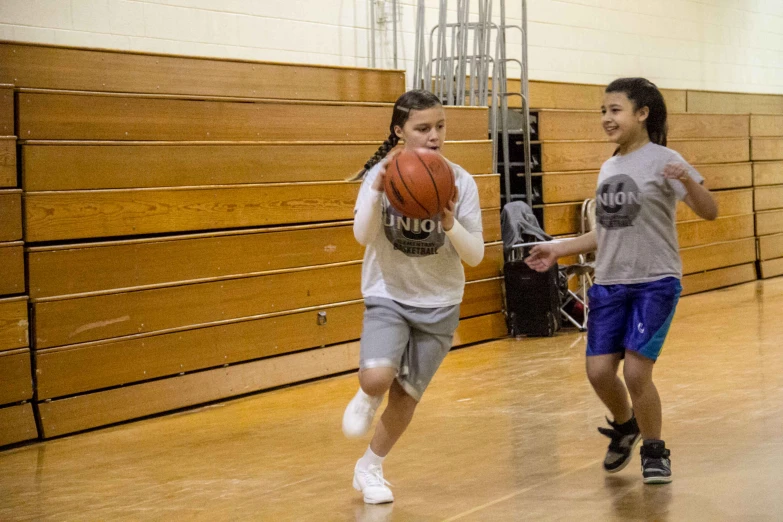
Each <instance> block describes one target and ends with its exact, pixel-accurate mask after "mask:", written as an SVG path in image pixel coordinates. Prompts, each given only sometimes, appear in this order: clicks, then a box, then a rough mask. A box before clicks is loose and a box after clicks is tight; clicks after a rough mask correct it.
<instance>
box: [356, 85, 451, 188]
mask: <svg viewBox="0 0 783 522" xmlns="http://www.w3.org/2000/svg"><path fill="white" fill-rule="evenodd" d="M440 105H441V102H440V100H439V99H438V97H437V96H435V95H434V94H432V93H431V92H429V91H425V90H421V89H414V90H411V91H408V92H406V93H405V94H403V95H402V96H400V97H399V98H397V101H396V102H395V103H394V110H393V111H392V119H391V124H389V137H388V138H386V139H385V140H384V142H383V143H382V144H381V146H380V147H378V150H377V151H375V154H373V155H372V156H371V157H370V159H369V160H367V163H365V164H364V167H363V168H362V170H360V171H359V172H357V173H356V174H355V175H354V176H352V177H351V180H359V179H363V178H364V176H365V174H367V172H368V171H369V170H370V169H371V168H373V167H374V166H375V165H377V164H378V163H380V162H381V161H382V160H383V158H385V157H386V155H387V154H389V152H391V150H392V149H394V148H395V147H396V146H397V145H398V144H399V142H400V138H399V137H398V136H397V133H396V132H394V128H395V127H400V128H402V127H404V126H405V122H407V121H408V118H409V117H410V113H411V111H421V110H424V109H431V108H432V107H439V106H440Z"/></svg>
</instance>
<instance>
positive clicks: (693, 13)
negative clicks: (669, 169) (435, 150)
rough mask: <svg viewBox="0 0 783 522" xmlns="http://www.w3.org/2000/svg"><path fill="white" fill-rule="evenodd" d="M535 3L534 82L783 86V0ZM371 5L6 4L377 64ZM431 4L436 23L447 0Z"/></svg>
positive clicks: (9, 23) (205, 1)
mask: <svg viewBox="0 0 783 522" xmlns="http://www.w3.org/2000/svg"><path fill="white" fill-rule="evenodd" d="M384 3H385V4H386V6H385V10H386V11H387V12H388V14H389V15H390V14H391V0H387V1H386V2H383V1H382V0H381V1H379V2H378V4H381V5H379V8H378V15H381V14H382V12H383V9H384V6H383V4H384ZM456 3H457V2H456V0H451V1H450V2H449V5H450V6H452V8H455V7H456ZM494 3H495V5H496V6H497V4H498V0H495V1H494ZM415 4H416V1H415V0H399V10H400V22H399V25H400V29H401V31H402V35H401V37H400V43H399V47H398V49H399V66H400V68H406V69H408V71H409V73H408V76H409V80H410V78H411V77H412V73H411V72H410V71H412V67H413V63H412V60H413V52H414V19H415V10H416V9H415ZM475 4H476V2H475V1H474V2H472V5H473V7H474V11H475V10H476V9H475ZM528 4H529V7H528V9H529V12H528V18H529V37H528V44H529V60H530V77H531V78H532V79H538V80H555V81H566V82H585V83H606V82H609V81H611V80H612V79H614V78H616V77H618V76H636V75H639V76H646V77H648V78H650V79H651V80H653V81H654V82H656V83H657V84H658V85H660V86H661V87H668V88H691V89H708V90H721V91H742V92H767V93H783V1H781V0H559V1H558V0H529V1H528ZM368 6H369V0H0V39H5V40H16V41H26V42H41V43H53V44H61V45H76V46H86V47H102V48H112V49H128V50H140V51H154V52H164V53H174V54H189V55H199V56H216V57H233V58H247V59H255V60H267V61H282V62H303V63H320V64H332V65H350V66H353V65H356V66H369V65H370V63H371V62H370V56H371V52H370V41H371V38H370V31H369V29H368V28H369V27H370V16H369V7H368ZM427 6H428V9H427V26H428V29H429V28H432V26H433V25H434V24H435V23H436V22H437V6H438V1H437V0H427ZM520 6H521V0H508V2H507V9H508V16H509V20H508V22H509V23H519V18H520V12H521V7H520ZM454 18H455V15H454V13H451V16H450V20H454ZM390 25H391V24H390V23H387V24H380V25H379V26H378V30H377V31H376V45H375V49H376V64H377V66H379V67H391V66H392V46H391V41H392V40H391V32H390ZM518 44H519V36H518V34H517V33H516V32H514V33H511V37H510V41H509V53H510V56H517V55H519V54H520V51H519V49H520V47H519V45H518ZM511 75H512V76H513V71H512V74H511Z"/></svg>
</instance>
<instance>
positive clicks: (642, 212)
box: [525, 78, 718, 484]
mask: <svg viewBox="0 0 783 522" xmlns="http://www.w3.org/2000/svg"><path fill="white" fill-rule="evenodd" d="M601 111H602V114H603V117H602V120H601V121H602V123H603V128H604V131H605V132H606V134H607V136H608V137H609V140H610V141H612V142H614V143H617V145H618V147H617V150H616V152H615V154H614V156H613V157H612V158H610V159H609V160H607V161H606V162H605V163H604V164H603V166H602V167H601V172H600V173H599V175H598V187H597V190H596V229H595V231H593V232H590V233H588V234H584V235H582V236H580V237H578V238H574V239H569V240H566V241H562V242H558V243H549V244H541V245H538V246H535V247H534V248H533V249H531V253H530V256H529V257H528V258H526V260H525V261H526V262H527V264H528V265H529V266H530V267H531V268H533V269H535V270H538V271H545V270H547V269H548V268H549V267H551V266H552V265H553V264H554V263H556V262H557V259H558V258H559V257H563V256H569V255H573V254H579V253H587V252H591V251H593V250H596V262H595V283H596V284H594V285H593V286H592V287H591V288H590V290H589V291H588V298H589V307H590V308H589V309H590V314H589V315H588V323H587V376H588V379H589V380H590V384H591V385H592V386H593V389H594V390H595V392H596V393H597V395H598V397H599V398H600V399H601V401H602V402H603V403H604V404H605V405H606V407H607V408H608V409H609V411H610V412H611V413H612V416H613V417H614V420H612V421H609V420H608V419H607V421H608V422H609V424H610V426H611V428H598V430H599V432H600V433H602V434H603V435H606V436H607V437H609V438H610V439H611V442H610V444H609V449H608V451H607V453H606V458H605V459H604V464H603V466H604V469H605V470H606V471H607V472H609V473H615V472H617V471H620V470H621V469H623V468H624V467H625V466H626V465H627V464H628V462H629V461H630V459H631V454H632V452H633V449H634V447H635V445H636V444H637V443H638V442H639V440H640V439H643V443H642V448H641V458H642V475H643V479H644V482H645V483H647V484H660V483H667V482H671V480H672V474H671V460H670V458H669V457H670V452H669V450H668V449H667V448H666V445H665V443H664V441H663V440H661V402H660V398H659V396H658V390H657V389H656V387H655V384H653V380H652V373H653V366H654V364H655V361H656V359H657V358H658V355H659V354H660V352H661V348H662V347H663V342H664V339H665V337H666V334H667V332H668V330H669V325H670V324H671V320H672V317H673V316H674V310H675V307H676V305H677V301H678V299H679V296H680V292H681V290H682V287H681V286H680V279H681V278H682V263H681V261H680V256H679V248H678V245H677V229H676V227H675V207H676V204H677V200H682V201H684V202H685V204H687V205H688V206H689V207H690V208H691V209H693V210H694V211H695V212H696V214H698V215H699V216H700V217H702V218H704V219H709V220H712V219H715V218H716V217H717V215H718V209H717V207H716V205H715V201H714V199H713V198H712V195H711V194H710V192H709V191H708V190H707V189H706V188H705V187H704V186H703V185H702V183H703V181H704V178H702V176H701V175H700V174H699V173H698V172H697V171H696V170H695V169H694V168H693V167H692V166H690V165H689V164H688V163H687V162H686V161H685V160H684V159H683V158H682V156H680V155H679V154H678V153H677V152H675V151H673V150H671V149H668V148H666V131H667V124H666V116H667V115H666V104H665V103H664V99H663V96H662V95H661V93H660V91H659V90H658V88H657V87H656V86H655V85H653V84H652V83H651V82H649V81H647V80H645V79H643V78H621V79H619V80H615V81H614V82H612V83H611V84H609V86H608V87H607V88H606V92H605V95H604V103H603V106H602V108H601ZM622 359H625V364H624V367H623V375H624V377H625V383H623V381H622V380H621V379H620V378H619V377H618V376H617V370H618V368H619V365H620V360H622ZM629 392H630V396H631V402H630V403H629V401H628V394H629ZM632 406H633V409H632Z"/></svg>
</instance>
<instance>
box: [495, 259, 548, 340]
mask: <svg viewBox="0 0 783 522" xmlns="http://www.w3.org/2000/svg"><path fill="white" fill-rule="evenodd" d="M504 271H505V274H504V275H505V279H506V318H507V320H508V329H509V333H510V334H511V335H512V336H517V335H529V336H536V337H551V336H553V335H554V334H555V332H556V331H557V330H559V329H560V326H561V322H560V289H559V285H560V284H561V281H560V275H559V270H558V265H557V264H555V265H554V266H552V267H551V268H550V269H549V270H547V271H546V272H536V271H535V270H533V269H532V268H530V267H528V266H527V265H526V264H525V262H524V261H523V260H522V259H518V260H515V261H506V263H505V267H504Z"/></svg>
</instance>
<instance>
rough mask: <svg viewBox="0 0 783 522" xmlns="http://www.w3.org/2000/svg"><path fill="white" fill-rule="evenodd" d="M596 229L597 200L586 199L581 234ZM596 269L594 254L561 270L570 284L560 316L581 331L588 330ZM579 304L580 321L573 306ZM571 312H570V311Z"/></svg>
mask: <svg viewBox="0 0 783 522" xmlns="http://www.w3.org/2000/svg"><path fill="white" fill-rule="evenodd" d="M594 229H595V199H586V200H584V202H583V203H582V210H581V213H580V224H579V233H580V235H582V234H586V233H588V232H590V231H591V230H594ZM594 268H595V256H594V255H593V254H580V255H579V262H578V263H574V264H572V265H565V266H562V267H561V268H560V270H561V272H562V273H564V274H565V276H566V278H567V281H568V284H566V286H565V290H564V293H565V295H564V296H563V299H562V303H561V306H560V314H561V315H562V317H563V319H565V320H566V321H568V322H569V323H571V324H573V325H574V326H576V327H577V328H579V330H580V331H585V330H587V313H588V308H589V306H588V303H587V290H588V289H589V288H590V287H591V286H592V284H593V271H594ZM573 279H576V280H577V281H578V283H577V287H576V289H575V290H571V284H570V283H571V281H572V280H573ZM577 303H578V304H579V305H580V306H581V307H582V310H583V312H582V317H581V321H579V320H578V319H579V318H578V317H574V316H575V315H576V314H574V313H573V309H572V308H573V306H575V305H576V304H577ZM569 309H570V310H571V311H570V312H569V311H568V310H569Z"/></svg>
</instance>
